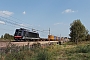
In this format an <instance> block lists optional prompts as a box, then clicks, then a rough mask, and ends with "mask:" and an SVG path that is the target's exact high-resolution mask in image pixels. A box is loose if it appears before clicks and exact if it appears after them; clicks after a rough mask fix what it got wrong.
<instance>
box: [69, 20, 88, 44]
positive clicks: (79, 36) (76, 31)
mask: <svg viewBox="0 0 90 60" xmlns="http://www.w3.org/2000/svg"><path fill="white" fill-rule="evenodd" d="M70 26H71V27H70V34H69V36H70V37H71V41H72V42H75V43H76V44H77V43H78V41H82V40H86V37H87V35H88V30H86V28H85V26H84V25H83V24H82V23H81V21H80V20H75V21H73V23H71V24H70Z"/></svg>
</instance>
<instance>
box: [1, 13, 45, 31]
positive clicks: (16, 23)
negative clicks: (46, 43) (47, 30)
mask: <svg viewBox="0 0 90 60" xmlns="http://www.w3.org/2000/svg"><path fill="white" fill-rule="evenodd" d="M4 14H5V13H4ZM5 15H7V14H5ZM0 17H1V18H3V19H1V20H2V21H4V22H7V23H9V24H12V25H16V26H20V27H24V28H27V29H32V28H29V27H25V26H21V25H20V23H18V22H16V21H14V20H12V19H9V18H5V17H2V16H0ZM10 17H11V18H14V17H12V16H10ZM5 19H6V20H5ZM15 19H17V18H15ZM17 20H18V19H17ZM11 21H13V22H11ZM32 30H35V31H39V32H44V31H43V30H42V31H41V30H37V29H32Z"/></svg>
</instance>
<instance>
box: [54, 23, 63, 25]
mask: <svg viewBox="0 0 90 60" xmlns="http://www.w3.org/2000/svg"><path fill="white" fill-rule="evenodd" d="M59 24H63V23H55V24H54V25H59Z"/></svg>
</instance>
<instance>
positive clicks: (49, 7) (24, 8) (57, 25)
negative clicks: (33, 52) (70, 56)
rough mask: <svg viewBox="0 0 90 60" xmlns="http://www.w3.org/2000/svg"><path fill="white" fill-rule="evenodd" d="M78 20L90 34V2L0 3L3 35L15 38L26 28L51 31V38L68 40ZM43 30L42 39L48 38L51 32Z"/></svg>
mask: <svg viewBox="0 0 90 60" xmlns="http://www.w3.org/2000/svg"><path fill="white" fill-rule="evenodd" d="M76 19H80V20H81V22H82V23H83V24H84V25H85V27H86V28H87V29H88V30H89V31H90V26H89V25H90V24H89V22H90V0H0V35H2V34H4V33H9V34H12V35H13V34H14V31H15V29H16V28H20V27H23V26H25V27H28V28H34V29H36V30H40V31H42V30H48V29H49V28H50V30H51V34H52V35H56V36H60V35H61V36H63V37H65V36H68V37H69V35H68V34H69V33H70V31H69V28H70V23H72V22H73V21H74V20H76ZM6 20H7V21H9V22H11V23H16V24H18V25H20V26H17V25H14V24H10V23H8V22H6ZM40 31H38V32H39V33H40V36H41V37H47V35H48V31H44V32H40Z"/></svg>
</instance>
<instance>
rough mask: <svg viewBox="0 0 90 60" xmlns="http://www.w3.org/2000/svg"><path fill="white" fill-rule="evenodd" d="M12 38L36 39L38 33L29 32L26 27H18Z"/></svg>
mask: <svg viewBox="0 0 90 60" xmlns="http://www.w3.org/2000/svg"><path fill="white" fill-rule="evenodd" d="M14 39H15V40H16V41H21V40H23V41H25V40H38V39H39V33H37V32H30V31H29V30H27V29H24V28H20V29H16V31H15V34H14Z"/></svg>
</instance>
